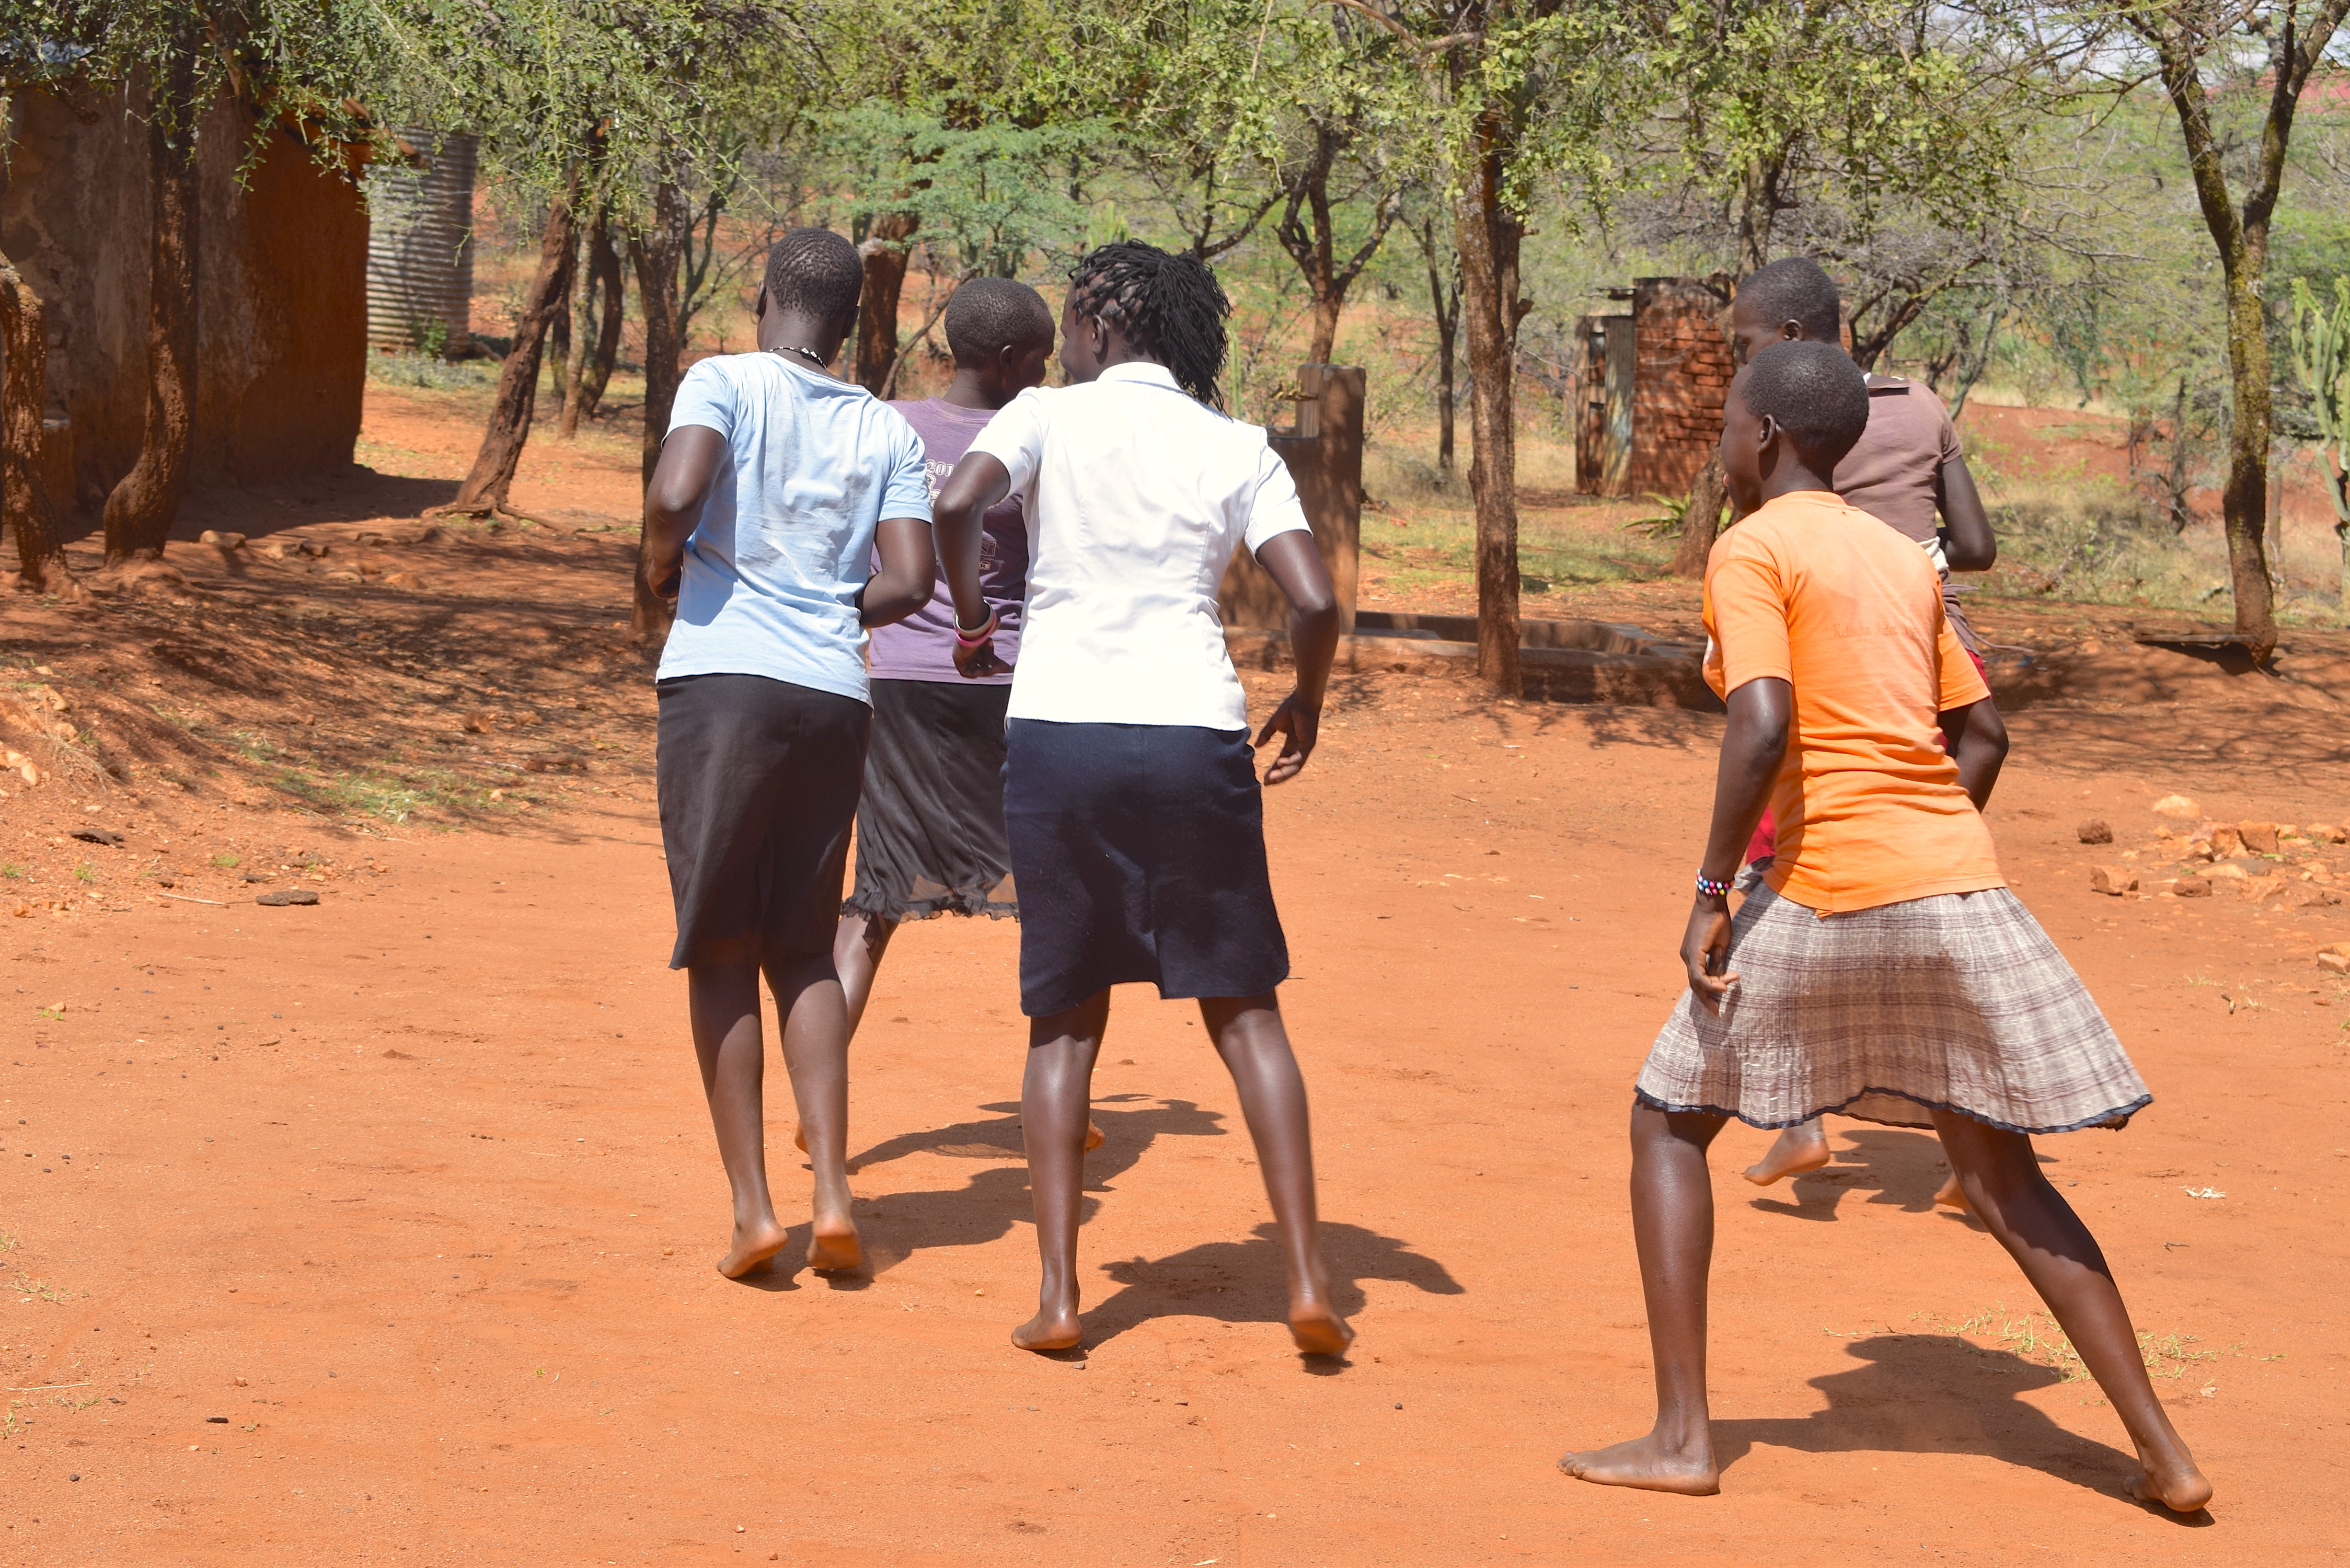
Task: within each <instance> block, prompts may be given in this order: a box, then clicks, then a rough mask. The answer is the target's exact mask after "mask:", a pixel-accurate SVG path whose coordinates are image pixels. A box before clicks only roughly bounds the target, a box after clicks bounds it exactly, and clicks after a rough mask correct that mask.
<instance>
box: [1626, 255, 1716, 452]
mask: <svg viewBox="0 0 2350 1568" xmlns="http://www.w3.org/2000/svg"><path fill="white" fill-rule="evenodd" d="M1733 288H1734V286H1733V285H1732V284H1731V280H1730V278H1729V277H1728V276H1727V275H1723V274H1716V275H1713V276H1712V277H1710V278H1693V277H1643V278H1635V279H1634V280H1633V283H1632V361H1633V363H1632V461H1631V464H1630V473H1629V475H1628V476H1627V490H1628V492H1629V493H1633V494H1636V495H1648V494H1658V495H1674V496H1679V495H1684V494H1686V493H1688V492H1689V488H1690V483H1691V482H1692V481H1694V480H1695V479H1696V478H1697V475H1698V471H1699V470H1700V469H1701V468H1703V467H1704V466H1705V463H1706V459H1707V458H1708V457H1709V456H1711V454H1712V452H1713V449H1714V448H1715V447H1716V446H1717V445H1718V444H1720V442H1721V400H1722V398H1723V396H1724V395H1725V394H1726V393H1727V392H1728V391H1729V389H1730V379H1731V376H1732V375H1733V374H1734V373H1735V372H1736V369H1737V368H1736V366H1735V365H1733V364H1732V363H1731V356H1730V334H1729V332H1728V331H1727V329H1726V328H1725V326H1724V323H1723V320H1722V313H1723V312H1724V311H1725V310H1727V309H1729V308H1730V298H1731V293H1732V292H1733Z"/></svg>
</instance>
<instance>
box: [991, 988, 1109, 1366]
mask: <svg viewBox="0 0 2350 1568" xmlns="http://www.w3.org/2000/svg"><path fill="white" fill-rule="evenodd" d="M1108 1025H1109V992H1107V991H1106V990H1105V991H1098V992H1095V993H1094V994H1093V995H1091V996H1089V997H1087V999H1086V1000H1085V1001H1083V1002H1079V1003H1077V1005H1076V1006H1075V1007H1072V1008H1069V1009H1067V1010H1066V1011H1065V1012H1055V1013H1052V1014H1050V1015H1048V1016H1046V1017H1044V1018H1032V1019H1030V1020H1029V1021H1028V1069H1027V1073H1026V1075H1024V1077H1023V1079H1022V1081H1021V1085H1020V1132H1021V1136H1022V1137H1023V1138H1024V1140H1025V1141H1026V1143H1027V1146H1028V1192H1029V1196H1030V1197H1031V1198H1032V1199H1034V1200H1035V1205H1036V1253H1037V1257H1038V1258H1039V1260H1040V1261H1041V1262H1042V1263H1043V1265H1044V1268H1043V1275H1042V1278H1041V1279H1040V1280H1039V1281H1038V1282H1037V1287H1036V1315H1035V1317H1032V1318H1030V1319H1029V1320H1028V1321H1027V1322H1026V1323H1024V1324H1021V1325H1020V1326H1019V1327H1018V1328H1015V1329H1014V1330H1013V1331H1012V1343H1013V1344H1014V1345H1018V1346H1019V1347H1020V1348H1021V1349H1023V1350H1066V1349H1068V1348H1069V1347H1070V1346H1072V1345H1076V1344H1077V1343H1078V1342H1079V1341H1080V1340H1081V1339H1082V1338H1083V1337H1084V1330H1083V1327H1082V1326H1081V1325H1080V1324H1078V1322H1077V1216H1078V1214H1079V1213H1080V1212H1081V1211H1082V1210H1083V1208H1084V1205H1085V1187H1086V1128H1087V1126H1088V1125H1089V1124H1088V1122H1087V1115H1086V1112H1087V1106H1089V1105H1090V1103H1091V1101H1092V1097H1093V1082H1094V1058H1095V1057H1096V1056H1097V1055H1098V1054H1100V1052H1101V1041H1102V1031H1103V1030H1104V1029H1106V1028H1107V1027H1108Z"/></svg>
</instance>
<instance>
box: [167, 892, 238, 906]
mask: <svg viewBox="0 0 2350 1568" xmlns="http://www.w3.org/2000/svg"><path fill="white" fill-rule="evenodd" d="M155 897H157V898H177V899H178V900H180V902H182V904H210V905H212V906H213V908H214V909H227V908H228V906H227V905H226V904H224V903H222V902H221V901H220V900H219V899H218V898H189V897H188V896H187V895H186V894H185V893H158V894H156V895H155Z"/></svg>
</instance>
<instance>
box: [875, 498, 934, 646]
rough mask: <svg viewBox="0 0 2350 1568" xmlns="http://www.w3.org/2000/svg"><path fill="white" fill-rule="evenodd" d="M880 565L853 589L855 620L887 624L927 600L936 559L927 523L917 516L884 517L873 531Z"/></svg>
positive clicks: (910, 612)
mask: <svg viewBox="0 0 2350 1568" xmlns="http://www.w3.org/2000/svg"><path fill="white" fill-rule="evenodd" d="M873 545H874V548H875V549H877V550H879V552H880V555H881V569H880V570H879V571H878V572H876V573H874V574H873V575H872V576H870V577H868V578H867V579H866V581H865V586H864V587H861V588H859V589H858V590H857V624H858V625H859V626H888V625H889V623H890V622H892V621H900V620H903V619H905V618H907V617H908V616H910V615H911V614H913V613H914V612H915V611H916V610H918V609H920V608H921V607H923V606H924V605H926V604H928V603H930V602H931V585H932V584H933V583H935V582H936V581H937V580H938V561H937V559H936V558H935V557H934V556H932V555H931V525H930V524H927V523H925V522H923V521H922V520H921V519H920V518H919V517H884V518H883V519H881V523H880V525H879V527H878V528H876V529H875V530H874V531H873Z"/></svg>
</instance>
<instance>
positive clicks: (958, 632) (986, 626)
mask: <svg viewBox="0 0 2350 1568" xmlns="http://www.w3.org/2000/svg"><path fill="white" fill-rule="evenodd" d="M1002 622H1003V617H1002V616H1000V615H998V614H997V613H996V612H995V611H994V610H992V609H991V610H989V611H988V612H987V619H986V620H985V621H983V623H981V625H980V626H979V627H977V628H975V629H973V630H971V631H965V630H964V629H963V628H962V622H961V621H956V622H955V628H954V634H955V640H956V641H957V642H959V643H961V644H962V646H963V647H965V648H977V647H978V646H979V645H980V644H981V643H983V642H985V641H986V640H987V639H989V638H991V637H993V636H994V635H995V628H996V627H997V626H999V625H1000V624H1002Z"/></svg>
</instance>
